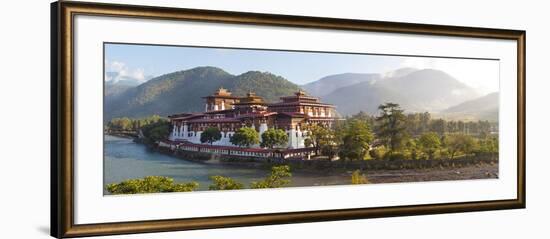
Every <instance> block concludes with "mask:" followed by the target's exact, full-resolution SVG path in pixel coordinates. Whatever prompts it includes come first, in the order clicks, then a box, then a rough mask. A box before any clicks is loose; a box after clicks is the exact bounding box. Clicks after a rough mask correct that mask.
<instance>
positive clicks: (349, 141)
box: [337, 119, 374, 160]
mask: <svg viewBox="0 0 550 239" xmlns="http://www.w3.org/2000/svg"><path fill="white" fill-rule="evenodd" d="M337 138H338V139H339V141H340V144H341V145H340V150H339V152H338V154H339V156H340V157H341V158H342V159H352V160H353V159H356V160H362V159H364V158H365V156H366V155H367V153H368V152H369V148H370V144H371V142H372V140H373V139H374V136H373V134H372V132H371V130H370V128H369V125H368V124H367V122H366V121H364V120H357V119H348V120H346V123H345V124H344V125H343V127H338V130H337Z"/></svg>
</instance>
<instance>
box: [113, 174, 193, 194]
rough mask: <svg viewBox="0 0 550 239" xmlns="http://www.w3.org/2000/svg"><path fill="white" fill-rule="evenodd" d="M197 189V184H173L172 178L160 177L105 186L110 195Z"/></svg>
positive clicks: (130, 180)
mask: <svg viewBox="0 0 550 239" xmlns="http://www.w3.org/2000/svg"><path fill="white" fill-rule="evenodd" d="M198 187H199V184H198V183H197V182H190V183H181V184H177V183H174V179H173V178H169V177H162V176H147V177H145V178H142V179H129V180H125V181H122V182H120V183H112V184H108V185H107V191H109V193H111V194H137V193H164V192H190V191H194V190H195V189H197V188H198Z"/></svg>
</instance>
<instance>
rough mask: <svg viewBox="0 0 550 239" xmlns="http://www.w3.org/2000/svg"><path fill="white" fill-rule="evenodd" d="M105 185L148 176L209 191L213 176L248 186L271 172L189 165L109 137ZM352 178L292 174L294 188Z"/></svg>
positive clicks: (106, 138)
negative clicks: (161, 177)
mask: <svg viewBox="0 0 550 239" xmlns="http://www.w3.org/2000/svg"><path fill="white" fill-rule="evenodd" d="M104 153H105V158H104V185H107V184H109V183H117V182H120V181H123V180H127V179H133V178H143V177H145V176H166V177H171V178H174V180H175V181H176V182H190V181H195V182H198V183H199V189H198V190H208V186H209V185H210V184H211V181H210V179H209V177H210V176H213V175H221V176H225V177H231V178H233V179H235V180H237V181H239V182H241V183H243V184H244V185H245V186H248V185H250V183H251V182H252V181H259V180H262V179H263V178H264V177H265V176H266V175H268V174H269V170H268V169H261V168H250V167H237V166H228V165H226V164H220V163H200V162H193V161H187V160H185V159H180V158H176V157H173V156H170V155H165V154H162V153H159V152H155V151H153V150H150V149H148V148H147V147H146V146H144V145H142V144H137V143H134V142H133V141H132V140H131V139H128V138H121V137H115V136H110V135H107V136H105V151H104ZM349 180H350V178H349V176H348V175H317V174H311V173H307V174H306V173H296V172H292V180H291V185H290V186H318V185H338V184H348V183H349Z"/></svg>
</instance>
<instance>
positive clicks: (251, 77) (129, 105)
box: [105, 67, 299, 120]
mask: <svg viewBox="0 0 550 239" xmlns="http://www.w3.org/2000/svg"><path fill="white" fill-rule="evenodd" d="M220 87H224V88H227V89H229V90H230V91H232V92H233V93H234V95H244V94H245V93H246V92H248V91H249V90H251V91H254V92H256V93H257V94H258V95H260V96H263V97H264V99H266V101H277V100H278V98H279V97H281V96H284V95H291V94H292V93H294V92H296V91H297V90H298V89H299V87H298V86H297V85H295V84H293V83H291V82H289V81H287V80H286V79H284V78H282V77H280V76H276V75H273V74H271V73H266V72H257V71H251V72H247V73H244V74H242V75H238V76H234V75H231V74H229V73H227V72H225V71H224V70H222V69H219V68H216V67H197V68H193V69H190V70H185V71H178V72H173V73H170V74H166V75H162V76H159V77H156V78H153V79H151V80H149V81H147V82H145V83H143V84H141V85H139V86H136V87H133V88H130V89H127V90H126V91H125V92H123V93H122V94H120V95H118V96H117V97H109V96H107V95H106V96H105V119H106V120H109V119H111V118H114V117H122V116H128V117H142V116H147V115H152V114H158V115H162V116H166V115H170V114H174V113H179V112H193V111H194V112H200V111H203V110H204V99H202V97H204V96H207V95H210V94H212V93H213V92H214V91H216V90H217V89H218V88H220Z"/></svg>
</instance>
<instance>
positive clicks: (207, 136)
mask: <svg viewBox="0 0 550 239" xmlns="http://www.w3.org/2000/svg"><path fill="white" fill-rule="evenodd" d="M221 138H222V133H221V132H220V130H219V129H218V128H217V127H209V128H207V129H205V130H204V131H203V132H202V133H201V143H206V142H208V143H209V144H213V143H214V142H216V141H218V140H220V139H221Z"/></svg>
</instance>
